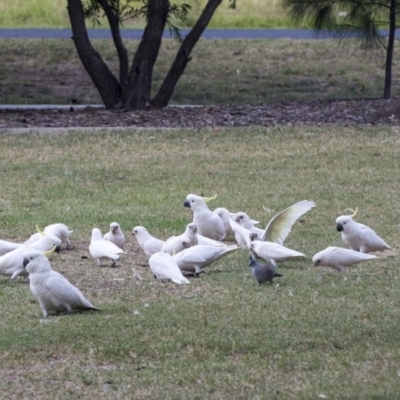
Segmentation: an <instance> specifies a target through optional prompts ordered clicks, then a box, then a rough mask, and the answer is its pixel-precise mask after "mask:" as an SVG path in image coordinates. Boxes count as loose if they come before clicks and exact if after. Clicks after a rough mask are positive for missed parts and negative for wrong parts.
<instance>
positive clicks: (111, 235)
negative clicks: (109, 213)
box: [103, 222, 125, 250]
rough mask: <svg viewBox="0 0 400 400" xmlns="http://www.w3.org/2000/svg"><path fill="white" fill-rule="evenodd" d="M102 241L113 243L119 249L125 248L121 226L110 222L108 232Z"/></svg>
mask: <svg viewBox="0 0 400 400" xmlns="http://www.w3.org/2000/svg"><path fill="white" fill-rule="evenodd" d="M103 239H104V240H108V241H109V242H111V243H114V244H115V245H116V246H117V247H119V248H120V249H122V250H123V249H124V246H125V235H124V233H123V232H122V229H121V226H120V225H119V223H118V222H111V224H110V231H109V232H107V233H106V234H105V235H104V237H103Z"/></svg>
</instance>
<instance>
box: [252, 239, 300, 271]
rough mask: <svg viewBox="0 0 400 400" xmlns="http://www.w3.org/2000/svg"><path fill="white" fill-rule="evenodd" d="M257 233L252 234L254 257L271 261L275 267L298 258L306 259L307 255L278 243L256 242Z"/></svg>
mask: <svg viewBox="0 0 400 400" xmlns="http://www.w3.org/2000/svg"><path fill="white" fill-rule="evenodd" d="M255 235H257V234H256V233H255V232H252V233H251V234H250V240H252V242H251V244H250V252H251V254H252V255H253V256H254V257H260V258H262V259H264V260H269V261H271V263H272V264H273V266H274V267H276V266H277V264H276V263H277V262H278V261H291V260H294V259H296V258H300V257H305V254H303V253H300V252H298V251H296V250H292V249H289V248H287V247H284V246H282V245H280V244H278V243H274V242H263V241H261V240H254V237H255Z"/></svg>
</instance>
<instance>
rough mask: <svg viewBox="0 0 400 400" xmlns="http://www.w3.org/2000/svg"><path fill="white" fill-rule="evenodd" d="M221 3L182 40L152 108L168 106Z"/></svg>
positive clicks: (213, 2)
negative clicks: (195, 49)
mask: <svg viewBox="0 0 400 400" xmlns="http://www.w3.org/2000/svg"><path fill="white" fill-rule="evenodd" d="M393 1H394V0H393ZM221 2H222V0H208V2H207V4H206V6H205V8H204V10H203V12H202V13H201V16H200V18H199V19H198V20H197V22H196V24H195V25H194V26H193V28H192V29H191V31H190V32H189V33H188V35H187V36H186V37H185V39H184V40H183V42H182V44H181V46H180V48H179V50H178V53H177V55H176V57H175V60H174V62H173V64H172V66H171V68H170V70H169V72H168V74H167V76H166V77H165V79H164V82H163V83H162V85H161V88H160V89H159V91H158V93H157V95H156V96H155V98H154V99H153V100H152V101H151V105H152V106H153V107H156V108H161V107H166V106H167V105H168V102H169V100H170V99H171V96H172V93H173V91H174V89H175V86H176V84H177V83H178V80H179V78H180V77H181V75H182V74H183V72H184V70H185V68H186V65H187V64H188V62H189V61H190V60H191V57H190V53H191V52H192V50H193V48H194V46H195V45H196V43H197V42H198V40H199V39H200V37H201V35H202V33H203V32H204V30H205V29H206V27H207V25H208V23H209V22H210V20H211V18H212V16H213V15H214V13H215V11H216V9H217V8H218V6H219V5H220V4H221Z"/></svg>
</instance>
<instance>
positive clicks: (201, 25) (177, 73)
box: [151, 0, 222, 108]
mask: <svg viewBox="0 0 400 400" xmlns="http://www.w3.org/2000/svg"><path fill="white" fill-rule="evenodd" d="M221 2H222V0H208V2H207V4H206V6H205V8H204V10H203V12H202V13H201V15H200V17H199V19H198V20H197V22H196V23H195V25H194V26H193V28H192V29H191V30H190V32H189V33H188V34H187V36H186V37H185V39H184V40H183V42H182V44H181V46H180V48H179V50H178V53H177V55H176V57H175V60H174V62H173V64H172V66H171V68H170V70H169V71H168V74H167V76H166V77H165V79H164V82H163V83H162V85H161V87H160V89H159V91H158V93H157V95H156V96H155V98H154V99H153V100H152V101H151V105H152V106H153V107H157V108H160V107H166V106H167V105H168V102H169V100H170V98H171V96H172V92H173V90H174V88H175V86H176V84H177V82H178V80H179V78H180V77H181V75H182V74H183V72H184V70H185V68H186V65H187V64H188V62H189V61H190V60H191V57H190V53H191V52H192V50H193V48H194V46H195V45H196V43H197V42H198V40H199V39H200V37H201V35H202V33H203V32H204V30H205V29H206V27H207V25H208V24H209V22H210V20H211V18H212V16H213V15H214V13H215V11H216V9H217V8H218V6H219V5H220V4H221Z"/></svg>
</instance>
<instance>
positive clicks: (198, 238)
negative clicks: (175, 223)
mask: <svg viewBox="0 0 400 400" xmlns="http://www.w3.org/2000/svg"><path fill="white" fill-rule="evenodd" d="M184 235H186V236H187V237H188V238H189V239H190V246H196V245H198V244H202V245H206V246H226V244H225V243H223V242H220V241H219V240H214V239H210V238H208V237H205V236H203V235H199V234H198V233H197V226H196V224H194V223H193V222H191V223H190V224H188V225H187V226H186V230H185V233H184Z"/></svg>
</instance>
